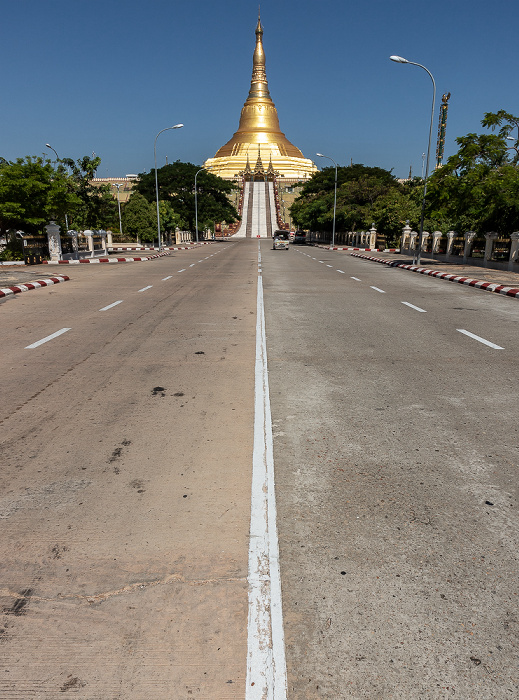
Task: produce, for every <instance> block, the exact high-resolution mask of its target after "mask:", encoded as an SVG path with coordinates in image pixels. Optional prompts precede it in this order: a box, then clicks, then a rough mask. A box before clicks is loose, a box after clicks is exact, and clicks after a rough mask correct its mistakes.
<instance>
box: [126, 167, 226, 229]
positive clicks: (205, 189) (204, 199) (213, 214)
mask: <svg viewBox="0 0 519 700" xmlns="http://www.w3.org/2000/svg"><path fill="white" fill-rule="evenodd" d="M198 170H200V166H198V165H193V164H192V163H181V162H180V161H176V162H175V163H171V164H169V165H164V166H163V167H162V168H159V169H158V170H157V180H158V184H159V199H160V201H165V202H168V203H169V204H170V205H171V206H172V208H173V211H174V212H175V213H176V214H177V215H178V216H179V217H180V220H181V222H182V223H183V224H184V225H185V226H186V229H187V230H189V231H192V232H194V230H195V175H196V173H197V171H198ZM197 187H198V223H199V228H202V226H203V225H207V224H208V223H212V222H213V221H219V222H220V221H225V222H227V223H232V222H233V221H236V220H237V218H238V213H237V212H236V209H235V208H234V206H233V205H232V204H231V202H230V201H229V199H228V195H229V194H230V193H231V192H233V191H234V190H235V189H236V186H235V185H234V184H233V183H232V182H229V181H228V180H223V179H222V178H220V177H218V176H217V175H213V174H212V173H209V172H207V171H204V170H203V171H202V172H201V173H199V175H198V177H197ZM135 189H136V191H138V192H140V194H142V195H143V196H144V197H146V199H147V200H148V202H154V201H156V191H155V170H154V169H152V170H151V171H150V172H149V173H140V174H139V180H138V182H137V185H136V187H135Z"/></svg>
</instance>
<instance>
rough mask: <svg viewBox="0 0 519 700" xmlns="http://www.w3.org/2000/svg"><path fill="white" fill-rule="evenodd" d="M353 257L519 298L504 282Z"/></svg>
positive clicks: (515, 290)
mask: <svg viewBox="0 0 519 700" xmlns="http://www.w3.org/2000/svg"><path fill="white" fill-rule="evenodd" d="M352 257H353V258H362V259H363V260H371V261H372V262H378V263H382V264H383V265H389V267H400V268H402V269H403V270H411V272H418V273H419V274H420V275H428V276H429V277H436V278H439V279H442V280H448V281H449V282H457V283H458V284H465V285H467V286H468V287H476V288H477V289H485V290H487V291H488V292H495V293H496V294H504V295H505V296H507V297H513V298H515V299H519V289H516V288H515V287H506V286H505V285H504V284H496V283H495V282H482V281H481V280H474V279H471V278H470V277H462V276H461V275H451V274H450V273H449V272H438V270H429V269H428V268H426V267H418V266H417V265H405V264H404V263H399V262H396V260H381V259H380V258H374V257H373V256H371V255H359V254H358V253H352Z"/></svg>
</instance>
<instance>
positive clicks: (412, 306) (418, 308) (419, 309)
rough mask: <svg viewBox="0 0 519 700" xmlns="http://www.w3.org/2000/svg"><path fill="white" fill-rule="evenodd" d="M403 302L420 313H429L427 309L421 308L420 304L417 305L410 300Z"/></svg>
mask: <svg viewBox="0 0 519 700" xmlns="http://www.w3.org/2000/svg"><path fill="white" fill-rule="evenodd" d="M402 304H405V305H406V306H409V308H410V309H414V310H415V311H420V313H422V314H426V313H427V311H426V310H425V309H421V308H420V307H419V306H415V305H414V304H410V303H409V302H408V301H403V302H402Z"/></svg>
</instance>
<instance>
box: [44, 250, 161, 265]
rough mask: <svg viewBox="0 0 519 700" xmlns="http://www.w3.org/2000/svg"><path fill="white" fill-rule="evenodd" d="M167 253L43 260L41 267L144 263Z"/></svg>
mask: <svg viewBox="0 0 519 700" xmlns="http://www.w3.org/2000/svg"><path fill="white" fill-rule="evenodd" d="M164 255H169V252H167V253H158V254H157V255H148V256H147V257H145V258H85V259H84V260H44V261H43V263H42V264H43V265H81V264H82V263H121V262H144V261H145V260H153V259H154V258H162V257H163V256H164Z"/></svg>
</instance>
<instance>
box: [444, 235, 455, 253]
mask: <svg viewBox="0 0 519 700" xmlns="http://www.w3.org/2000/svg"><path fill="white" fill-rule="evenodd" d="M455 238H456V231H447V250H446V251H445V257H446V258H448V257H449V256H451V255H452V244H453V243H454V239H455Z"/></svg>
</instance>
